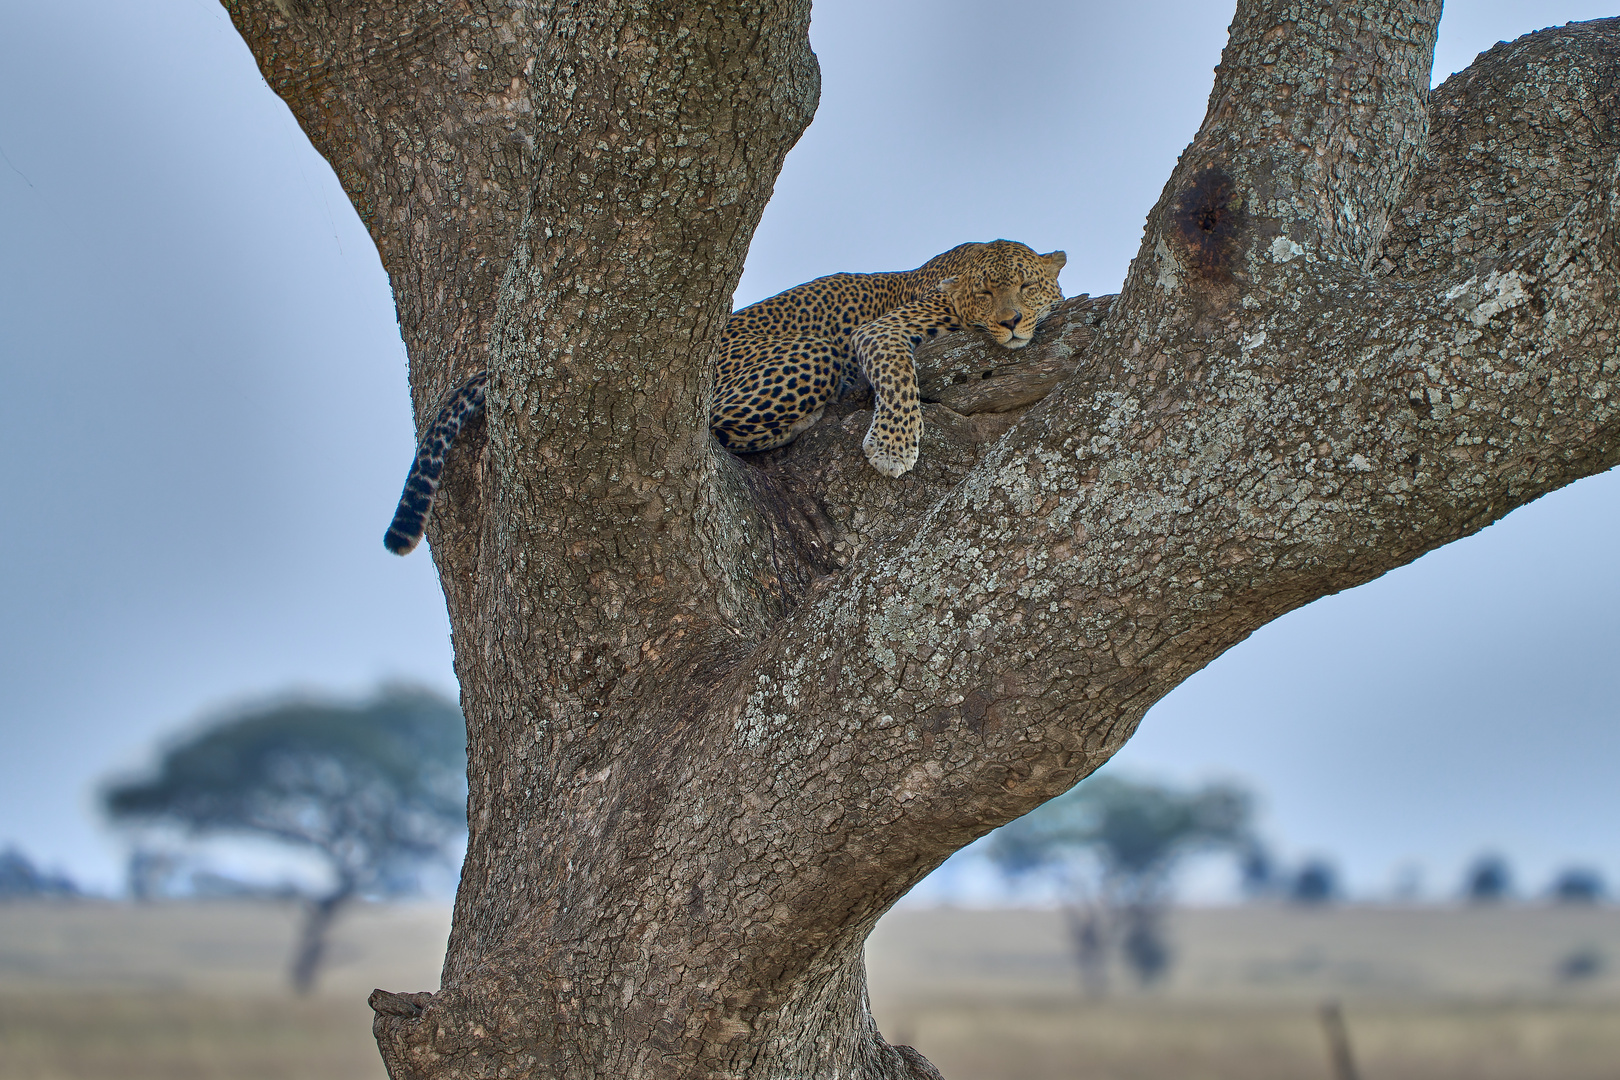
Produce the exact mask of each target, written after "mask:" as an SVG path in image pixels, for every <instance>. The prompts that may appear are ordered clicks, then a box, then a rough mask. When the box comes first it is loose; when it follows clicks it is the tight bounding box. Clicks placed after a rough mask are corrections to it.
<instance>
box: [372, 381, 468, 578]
mask: <svg viewBox="0 0 1620 1080" xmlns="http://www.w3.org/2000/svg"><path fill="white" fill-rule="evenodd" d="M488 382H489V372H487V371H480V372H479V373H478V374H476V375H474V376H473V377H472V378H470V379H468V380H467V381H466V382H464V383H462V384H461V385H460V386H458V387H456V388H455V389H454V390H453V391H451V393H450V396H449V397H448V398H446V399H445V402H444V404H443V405H442V406H440V408H439V414H438V415H437V416H435V417H434V418H433V425H432V426H431V427H429V428H428V429H427V431H426V432H424V433H423V435H422V441H421V442H419V443H417V444H416V460H415V461H413V462H411V471H410V475H408V476H407V477H405V490H404V491H403V492H401V493H400V496H399V506H398V507H397V508H396V509H395V510H394V520H393V521H392V522H391V523H390V524H389V526H388V531H387V532H386V533H384V534H383V546H385V547H386V548H388V550H389V551H392V552H393V553H394V554H395V555H409V554H410V553H411V550H412V549H413V548H415V547H416V545H417V544H418V543H419V542H420V541H421V539H422V533H423V532H424V531H426V529H427V516H428V511H429V510H431V509H433V493H434V492H436V491H438V490H439V474H440V473H442V472H444V458H445V455H446V454H448V453H449V452H450V447H451V446H453V445H454V444H455V441H456V436H457V435H460V434H461V429H462V428H464V427H466V426H467V424H468V422H470V421H471V420H472V418H473V417H475V416H477V415H478V414H479V413H480V412H481V411H483V408H484V387H485V385H487V384H488Z"/></svg>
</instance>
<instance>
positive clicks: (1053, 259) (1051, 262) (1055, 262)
mask: <svg viewBox="0 0 1620 1080" xmlns="http://www.w3.org/2000/svg"><path fill="white" fill-rule="evenodd" d="M1041 259H1042V260H1043V261H1044V262H1045V263H1046V265H1048V266H1050V267H1051V268H1052V270H1053V271H1054V272H1055V271H1058V270H1062V269H1063V267H1064V265H1065V264H1066V263H1068V261H1069V257H1068V256H1067V255H1065V254H1064V253H1063V252H1061V251H1054V252H1052V253H1051V254H1050V255H1042V256H1041Z"/></svg>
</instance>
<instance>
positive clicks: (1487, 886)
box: [1462, 854, 1513, 904]
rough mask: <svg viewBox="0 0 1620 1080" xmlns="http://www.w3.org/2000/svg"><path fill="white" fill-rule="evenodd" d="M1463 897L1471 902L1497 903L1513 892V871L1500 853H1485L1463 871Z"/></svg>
mask: <svg viewBox="0 0 1620 1080" xmlns="http://www.w3.org/2000/svg"><path fill="white" fill-rule="evenodd" d="M1462 894H1463V899H1465V900H1467V901H1468V902H1469V903H1470V904H1496V903H1500V902H1502V901H1503V900H1506V899H1507V898H1508V897H1509V896H1511V895H1512V894H1513V871H1512V870H1510V869H1509V868H1508V864H1507V860H1506V859H1504V858H1502V856H1500V855H1495V854H1485V855H1481V856H1480V857H1479V858H1477V859H1475V860H1474V861H1473V862H1472V863H1470V864H1469V866H1468V869H1467V871H1465V872H1464V873H1463V887H1462Z"/></svg>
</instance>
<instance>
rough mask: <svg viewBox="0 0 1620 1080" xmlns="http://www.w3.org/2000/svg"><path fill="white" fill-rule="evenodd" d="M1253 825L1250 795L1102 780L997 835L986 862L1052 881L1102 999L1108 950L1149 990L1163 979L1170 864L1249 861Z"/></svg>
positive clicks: (1083, 972)
mask: <svg viewBox="0 0 1620 1080" xmlns="http://www.w3.org/2000/svg"><path fill="white" fill-rule="evenodd" d="M1250 817H1251V814H1250V798H1249V796H1248V794H1247V793H1246V792H1243V791H1240V790H1238V789H1237V788H1234V787H1232V786H1230V785H1227V784H1211V785H1209V786H1207V787H1204V788H1201V789H1198V790H1196V791H1187V792H1183V791H1177V790H1175V789H1173V788H1169V787H1165V786H1163V785H1160V784H1153V783H1139V782H1135V781H1131V780H1126V779H1122V778H1120V777H1116V776H1099V777H1095V778H1093V779H1091V780H1088V781H1086V782H1085V783H1083V784H1081V785H1080V786H1078V787H1076V788H1074V789H1073V790H1072V791H1070V792H1069V793H1068V794H1066V795H1061V796H1059V797H1058V798H1056V799H1053V800H1052V801H1051V802H1049V803H1047V804H1045V805H1044V806H1042V807H1040V808H1039V809H1037V810H1035V811H1033V812H1032V813H1029V814H1026V815H1025V816H1023V817H1021V818H1019V819H1018V820H1017V821H1014V822H1012V823H1011V824H1009V825H1007V826H1005V827H1003V828H1001V829H1000V830H998V831H997V832H996V833H994V834H993V839H992V841H991V845H990V857H991V859H992V860H994V861H995V862H996V864H997V865H998V866H1000V867H1001V868H1002V869H1003V871H1005V872H1007V873H1009V874H1012V875H1015V876H1018V875H1023V874H1028V873H1030V872H1032V871H1046V872H1048V873H1052V874H1054V875H1055V876H1057V877H1058V879H1059V881H1060V883H1061V885H1062V887H1063V892H1064V893H1065V894H1066V895H1065V899H1064V914H1065V917H1066V921H1067V922H1068V926H1069V936H1070V939H1071V943H1072V945H1073V947H1074V955H1075V962H1076V963H1077V964H1078V966H1079V968H1080V980H1081V983H1082V985H1083V986H1085V987H1086V989H1088V990H1090V991H1092V992H1094V993H1095V992H1101V991H1102V990H1104V989H1106V986H1107V964H1108V952H1109V949H1110V946H1112V945H1117V947H1118V948H1119V951H1120V954H1121V957H1122V958H1123V959H1124V961H1125V964H1126V966H1127V967H1128V968H1129V969H1130V970H1131V971H1132V972H1133V973H1134V974H1135V975H1136V978H1137V981H1138V982H1140V983H1141V984H1143V985H1148V984H1150V983H1153V982H1156V981H1158V979H1160V978H1162V977H1163V976H1164V975H1165V974H1167V973H1168V972H1169V969H1170V962H1171V955H1170V949H1169V944H1168V942H1167V941H1166V940H1165V934H1164V915H1165V911H1166V909H1167V908H1168V906H1169V903H1170V898H1171V887H1172V884H1173V881H1172V877H1173V874H1174V872H1175V869H1176V866H1177V864H1178V863H1179V862H1180V861H1181V858H1182V857H1183V856H1185V855H1188V854H1190V853H1192V852H1194V851H1197V850H1198V849H1200V848H1205V849H1208V848H1226V849H1227V850H1229V851H1231V852H1232V853H1233V854H1235V855H1237V856H1238V857H1239V859H1240V860H1243V859H1244V858H1245V857H1250V858H1252V857H1253V856H1252V853H1253V852H1256V851H1258V850H1260V845H1259V844H1258V843H1257V841H1256V840H1255V838H1254V836H1253V834H1252V833H1251V831H1250V825H1249V821H1250ZM1088 856H1090V857H1092V858H1094V859H1095V862H1096V870H1095V872H1093V871H1092V869H1091V867H1089V866H1087V865H1086V859H1087V857H1088Z"/></svg>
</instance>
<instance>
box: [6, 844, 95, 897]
mask: <svg viewBox="0 0 1620 1080" xmlns="http://www.w3.org/2000/svg"><path fill="white" fill-rule="evenodd" d="M78 895H79V887H78V886H77V885H75V884H74V883H73V882H72V881H71V880H70V879H69V878H68V877H66V876H65V875H63V874H48V873H45V872H44V871H42V870H40V869H39V868H38V867H36V866H35V865H34V864H33V862H32V861H31V860H30V859H29V858H28V856H26V855H24V854H23V853H22V852H21V851H19V850H18V849H17V848H15V847H8V848H6V850H4V851H0V900H21V899H25V898H26V899H32V898H37V897H64V896H78Z"/></svg>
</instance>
